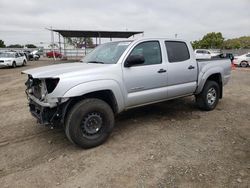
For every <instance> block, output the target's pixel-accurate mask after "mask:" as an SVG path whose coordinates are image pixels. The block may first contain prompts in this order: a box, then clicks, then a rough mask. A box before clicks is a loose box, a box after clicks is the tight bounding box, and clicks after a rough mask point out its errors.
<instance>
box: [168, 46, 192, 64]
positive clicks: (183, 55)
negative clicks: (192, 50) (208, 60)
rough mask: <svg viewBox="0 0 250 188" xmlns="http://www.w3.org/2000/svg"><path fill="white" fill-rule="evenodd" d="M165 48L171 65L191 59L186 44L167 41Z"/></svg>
mask: <svg viewBox="0 0 250 188" xmlns="http://www.w3.org/2000/svg"><path fill="white" fill-rule="evenodd" d="M165 46H166V50H167V55H168V61H169V62H170V63H177V62H182V61H186V60H188V59H190V54H189V49H188V47H187V44H186V43H185V42H181V41H165Z"/></svg>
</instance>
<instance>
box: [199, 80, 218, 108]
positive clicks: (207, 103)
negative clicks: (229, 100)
mask: <svg viewBox="0 0 250 188" xmlns="http://www.w3.org/2000/svg"><path fill="white" fill-rule="evenodd" d="M219 96H220V89H219V85H218V83H217V82H215V81H210V80H209V81H207V82H206V84H205V85H204V88H203V90H202V92H201V93H200V94H198V95H197V96H196V102H197V105H198V107H199V108H200V109H202V110H206V111H210V110H213V109H214V108H215V107H216V106H217V104H218V101H219Z"/></svg>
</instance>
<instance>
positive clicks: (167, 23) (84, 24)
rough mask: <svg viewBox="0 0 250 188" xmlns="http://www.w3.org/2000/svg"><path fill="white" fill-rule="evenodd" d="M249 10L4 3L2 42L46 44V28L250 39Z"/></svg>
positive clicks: (119, 1)
mask: <svg viewBox="0 0 250 188" xmlns="http://www.w3.org/2000/svg"><path fill="white" fill-rule="evenodd" d="M249 7H250V0H209V1H202V0H179V1H177V0H154V1H152V0H151V1H150V0H125V1H123V0H91V1H86V0H1V1H0V18H1V19H0V39H1V40H4V41H5V44H7V45H9V44H28V43H33V44H35V45H38V46H39V45H41V44H43V45H46V44H48V43H49V42H50V41H51V34H50V32H49V31H48V30H46V29H45V28H48V27H53V28H55V29H75V30H118V31H126V30H129V31H130V30H131V31H144V37H167V38H174V37H175V34H177V37H178V38H181V39H186V40H189V41H193V40H198V39H201V38H202V36H203V35H205V34H206V33H208V32H222V34H223V36H224V37H225V38H226V39H229V38H234V37H240V36H250V9H249ZM55 38H56V39H57V38H58V36H55Z"/></svg>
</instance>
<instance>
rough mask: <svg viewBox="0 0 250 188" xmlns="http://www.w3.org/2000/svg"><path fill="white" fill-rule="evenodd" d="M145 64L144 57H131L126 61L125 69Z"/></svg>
mask: <svg viewBox="0 0 250 188" xmlns="http://www.w3.org/2000/svg"><path fill="white" fill-rule="evenodd" d="M144 62H145V59H144V57H143V56H142V55H130V56H129V57H128V58H127V60H126V61H125V64H124V66H125V67H131V66H133V65H140V64H143V63H144Z"/></svg>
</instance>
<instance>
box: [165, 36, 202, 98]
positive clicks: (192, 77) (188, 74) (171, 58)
mask: <svg viewBox="0 0 250 188" xmlns="http://www.w3.org/2000/svg"><path fill="white" fill-rule="evenodd" d="M165 47H166V51H167V58H168V59H167V61H168V70H167V71H168V98H175V97H178V96H185V95H189V94H192V93H193V92H194V91H195V89H196V86H197V83H196V81H197V74H198V67H197V62H196V60H195V59H194V58H192V57H191V55H190V53H189V52H190V50H191V49H192V48H191V46H190V45H189V46H188V45H187V44H186V43H185V42H181V41H165Z"/></svg>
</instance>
